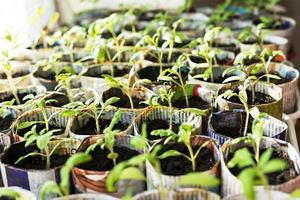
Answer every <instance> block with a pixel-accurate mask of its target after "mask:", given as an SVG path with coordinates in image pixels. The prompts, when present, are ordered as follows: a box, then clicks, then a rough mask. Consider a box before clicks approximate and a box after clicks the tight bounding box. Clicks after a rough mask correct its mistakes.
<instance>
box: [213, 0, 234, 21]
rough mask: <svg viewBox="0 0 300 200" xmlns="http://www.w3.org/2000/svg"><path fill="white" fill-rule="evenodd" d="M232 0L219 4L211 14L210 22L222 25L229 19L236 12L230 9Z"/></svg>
mask: <svg viewBox="0 0 300 200" xmlns="http://www.w3.org/2000/svg"><path fill="white" fill-rule="evenodd" d="M231 2H232V0H226V1H225V2H224V3H222V4H219V5H218V6H217V8H216V9H215V10H214V12H213V13H212V14H211V16H210V19H209V21H208V24H209V25H212V26H219V27H222V26H223V22H225V21H227V20H228V19H229V18H230V17H231V16H232V15H233V14H234V12H233V11H232V10H228V7H229V6H230V5H231Z"/></svg>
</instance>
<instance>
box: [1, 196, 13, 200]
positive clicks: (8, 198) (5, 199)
mask: <svg viewBox="0 0 300 200" xmlns="http://www.w3.org/2000/svg"><path fill="white" fill-rule="evenodd" d="M15 199H16V198H11V197H6V196H1V197H0V200H15Z"/></svg>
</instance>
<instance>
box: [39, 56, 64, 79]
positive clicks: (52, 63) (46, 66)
mask: <svg viewBox="0 0 300 200" xmlns="http://www.w3.org/2000/svg"><path fill="white" fill-rule="evenodd" d="M62 58H63V54H62V53H61V52H57V53H54V54H52V55H50V56H49V58H48V59H45V60H41V61H38V62H37V64H36V66H37V67H42V70H43V71H51V72H53V73H54V76H55V77H56V76H58V75H59V74H60V73H61V71H62V69H61V67H60V65H61V61H60V60H61V59H62Z"/></svg>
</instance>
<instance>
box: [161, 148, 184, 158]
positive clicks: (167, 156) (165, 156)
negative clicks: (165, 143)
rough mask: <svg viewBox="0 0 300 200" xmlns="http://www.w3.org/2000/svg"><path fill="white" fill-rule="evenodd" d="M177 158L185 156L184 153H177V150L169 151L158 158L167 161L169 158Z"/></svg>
mask: <svg viewBox="0 0 300 200" xmlns="http://www.w3.org/2000/svg"><path fill="white" fill-rule="evenodd" d="M177 156H184V154H183V153H181V152H179V151H177V150H168V151H166V152H164V153H163V154H161V155H159V156H157V158H158V159H165V158H169V157H177Z"/></svg>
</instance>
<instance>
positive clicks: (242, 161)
mask: <svg viewBox="0 0 300 200" xmlns="http://www.w3.org/2000/svg"><path fill="white" fill-rule="evenodd" d="M263 125H264V122H263V121H261V120H258V121H257V122H256V123H255V124H253V127H252V134H249V136H248V138H246V141H247V143H250V144H252V145H253V149H254V152H255V153H254V158H255V159H253V155H252V154H251V153H250V151H249V150H248V149H247V148H242V149H239V150H237V151H236V152H235V153H234V156H233V158H232V159H231V160H230V161H229V162H228V164H227V166H228V168H233V167H235V166H238V168H240V169H243V170H242V172H241V173H240V174H239V175H238V178H239V180H240V181H241V182H242V185H243V190H244V194H245V196H246V197H247V199H248V200H255V199H256V193H255V188H254V186H255V185H264V186H267V185H268V184H269V182H268V178H267V176H266V174H269V173H274V172H277V171H282V170H284V169H286V168H287V164H286V163H285V162H284V161H283V160H281V159H279V158H274V159H271V156H272V152H273V149H272V148H269V149H267V150H266V151H265V152H264V153H262V155H261V156H260V152H259V149H260V142H261V139H262V136H263Z"/></svg>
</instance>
